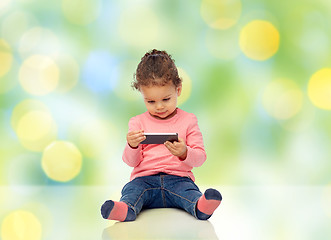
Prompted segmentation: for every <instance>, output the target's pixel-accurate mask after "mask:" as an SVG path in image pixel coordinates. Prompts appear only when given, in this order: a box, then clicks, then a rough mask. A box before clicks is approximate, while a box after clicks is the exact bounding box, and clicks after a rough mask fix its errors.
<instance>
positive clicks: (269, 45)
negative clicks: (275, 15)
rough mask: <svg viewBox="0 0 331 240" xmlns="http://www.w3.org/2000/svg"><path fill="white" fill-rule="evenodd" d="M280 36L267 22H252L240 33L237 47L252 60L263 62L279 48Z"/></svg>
mask: <svg viewBox="0 0 331 240" xmlns="http://www.w3.org/2000/svg"><path fill="white" fill-rule="evenodd" d="M279 42H280V36H279V32H278V30H277V29H276V27H275V26H274V25H272V24H271V23H270V22H268V21H263V20H253V21H251V22H249V23H247V24H246V25H245V26H244V27H243V28H242V30H241V31H240V36H239V46H240V48H241V50H242V52H243V53H244V54H245V55H246V56H247V57H248V58H251V59H253V60H259V61H264V60H267V59H269V58H270V57H272V56H273V55H274V54H275V53H276V52H277V51H278V48H279Z"/></svg>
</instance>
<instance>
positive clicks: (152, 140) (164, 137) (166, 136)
mask: <svg viewBox="0 0 331 240" xmlns="http://www.w3.org/2000/svg"><path fill="white" fill-rule="evenodd" d="M144 135H145V136H146V139H145V140H144V141H142V142H141V144H163V143H165V142H166V141H169V142H174V141H177V142H178V133H144Z"/></svg>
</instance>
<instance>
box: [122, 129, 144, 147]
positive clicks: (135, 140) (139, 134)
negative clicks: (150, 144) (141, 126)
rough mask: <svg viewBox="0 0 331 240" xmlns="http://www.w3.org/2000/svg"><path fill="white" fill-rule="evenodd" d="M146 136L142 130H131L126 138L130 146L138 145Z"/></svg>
mask: <svg viewBox="0 0 331 240" xmlns="http://www.w3.org/2000/svg"><path fill="white" fill-rule="evenodd" d="M145 139H146V136H145V135H144V130H139V131H132V132H129V133H128V134H127V135H126V140H127V141H128V144H129V145H130V146H131V147H132V148H136V147H138V145H139V143H141V142H142V141H144V140H145Z"/></svg>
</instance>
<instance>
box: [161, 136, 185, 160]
mask: <svg viewBox="0 0 331 240" xmlns="http://www.w3.org/2000/svg"><path fill="white" fill-rule="evenodd" d="M164 145H165V146H166V148H168V150H169V151H170V152H171V153H172V154H173V155H175V156H177V157H179V158H180V159H181V160H185V158H186V156H187V147H186V143H185V141H184V140H183V139H182V138H178V142H173V143H172V142H169V141H166V142H165V143H164Z"/></svg>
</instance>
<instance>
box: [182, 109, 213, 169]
mask: <svg viewBox="0 0 331 240" xmlns="http://www.w3.org/2000/svg"><path fill="white" fill-rule="evenodd" d="M191 120H192V121H191V122H190V125H189V127H188V130H187V136H186V145H187V152H186V158H185V160H183V161H184V162H185V164H187V165H189V166H191V167H200V166H201V165H202V164H203V163H204V162H205V161H206V158H207V156H206V152H205V148H204V144H203V138H202V133H201V131H200V128H199V126H198V120H197V118H196V116H195V115H192V119H191Z"/></svg>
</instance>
